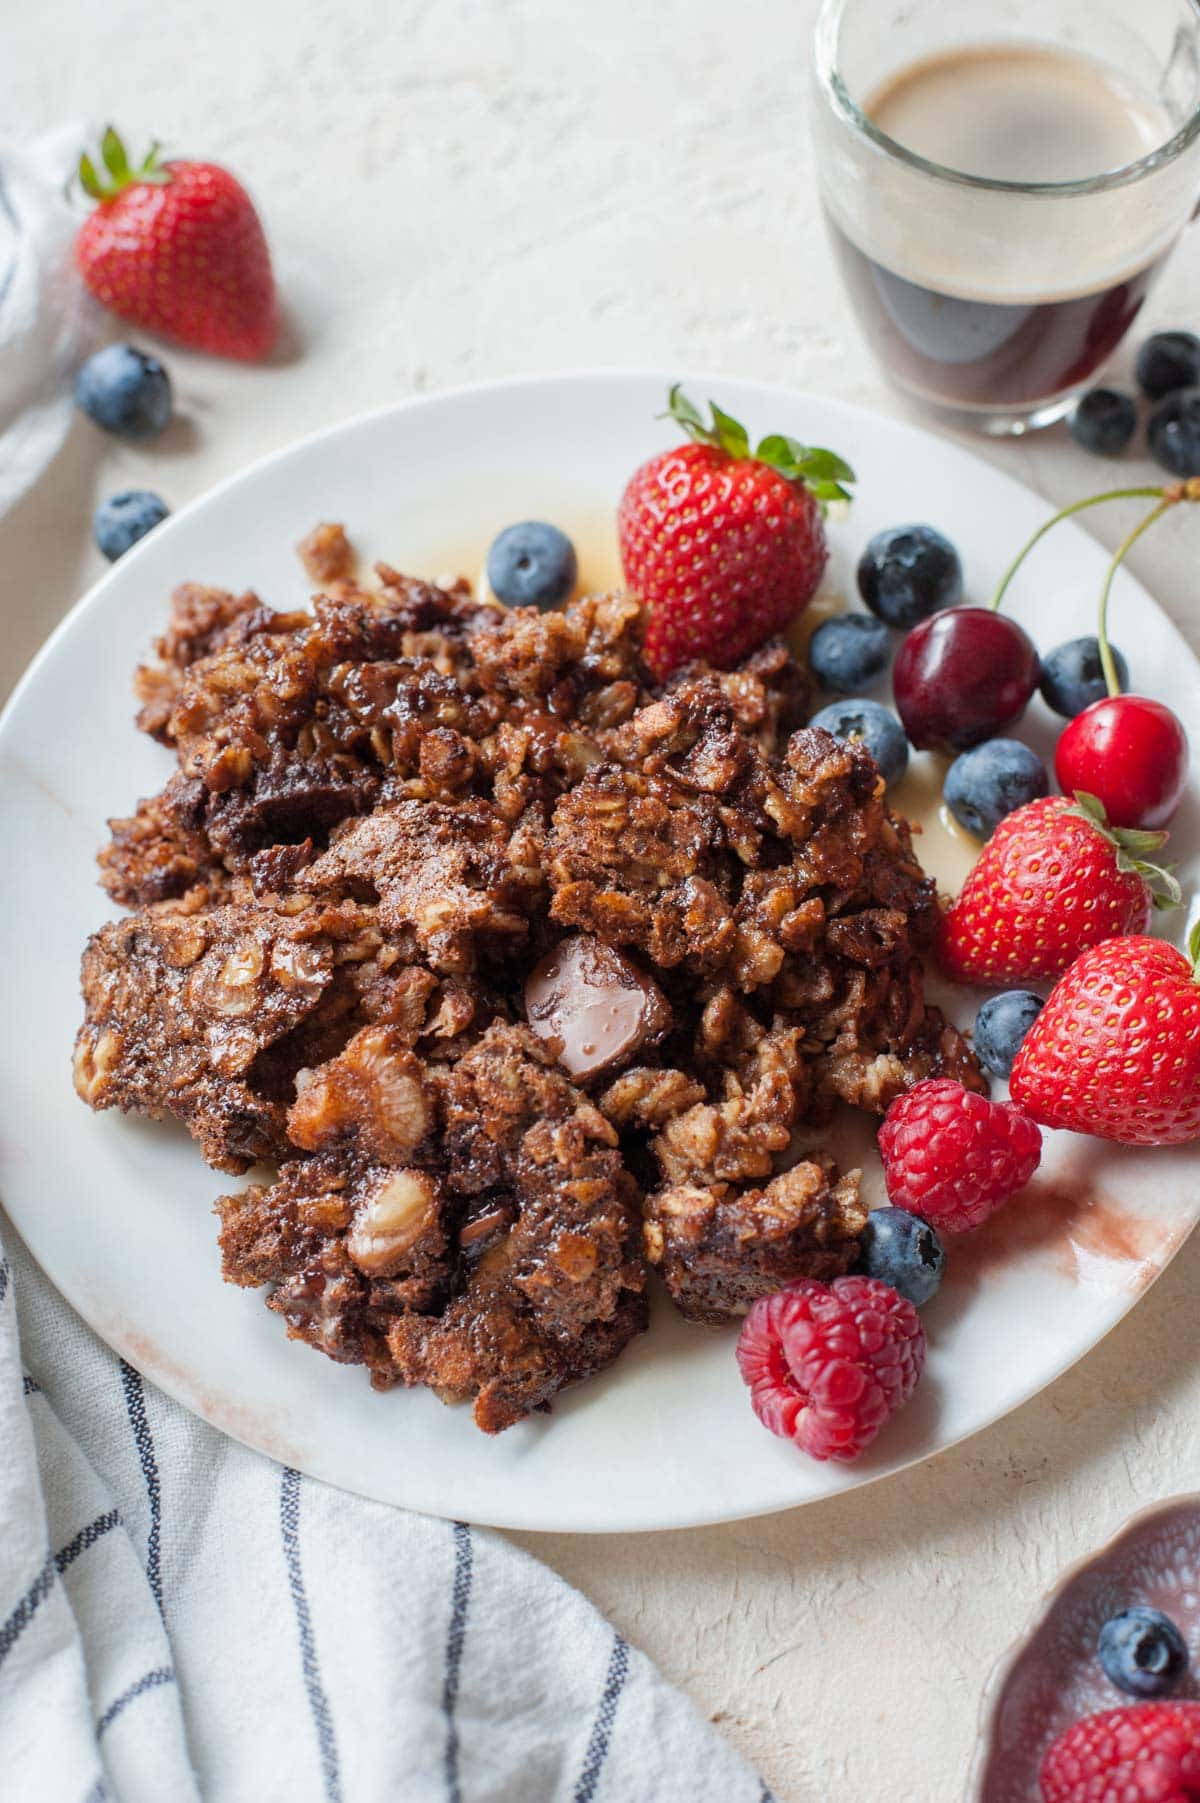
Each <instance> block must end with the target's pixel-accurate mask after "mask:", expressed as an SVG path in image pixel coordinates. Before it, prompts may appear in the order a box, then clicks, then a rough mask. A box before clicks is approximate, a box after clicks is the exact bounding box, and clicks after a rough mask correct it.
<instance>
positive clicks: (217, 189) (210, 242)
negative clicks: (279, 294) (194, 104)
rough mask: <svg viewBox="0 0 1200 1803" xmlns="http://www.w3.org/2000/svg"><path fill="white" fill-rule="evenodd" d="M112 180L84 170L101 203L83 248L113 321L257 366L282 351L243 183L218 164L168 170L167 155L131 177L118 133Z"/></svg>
mask: <svg viewBox="0 0 1200 1803" xmlns="http://www.w3.org/2000/svg"><path fill="white" fill-rule="evenodd" d="M101 151H102V157H103V162H104V167H105V170H106V172H107V175H106V177H102V176H101V175H100V174H99V173H98V172H97V169H96V166H95V164H94V163H93V162H92V159H91V158H90V157H89V156H87V155H84V156H82V157H81V158H80V160H79V180H80V183H81V184H82V186H83V189H84V191H85V193H87V194H90V195H91V197H92V199H93V200H95V201H98V202H99V205H98V206H97V208H96V211H95V212H94V213H92V214H91V215H90V217H89V218H88V219H87V220H85V222H84V224H83V225H82V226H81V227H80V229H79V235H78V237H77V238H76V240H75V261H76V264H77V266H78V268H79V272H80V274H81V275H82V276H83V279H84V281H85V282H86V283H87V285H88V287H89V288H90V289H91V291H92V293H93V294H94V295H95V296H96V298H97V300H99V301H100V302H102V303H103V305H104V306H106V307H107V308H108V309H109V310H110V312H113V313H118V314H120V316H121V318H122V319H130V320H132V321H133V322H134V324H135V325H139V326H143V327H145V328H146V329H147V330H148V331H151V332H160V333H161V334H162V335H163V336H164V337H166V338H176V339H178V340H179V342H180V343H181V344H190V345H194V346H195V347H196V348H197V349H198V350H202V351H213V352H215V353H216V355H218V356H221V357H239V358H242V359H244V360H248V361H252V360H254V359H255V358H258V357H265V356H266V355H267V352H268V351H269V350H270V349H271V346H272V344H273V343H274V342H275V334H276V331H277V328H278V324H279V313H278V307H277V304H276V299H275V280H274V277H273V276H272V274H271V257H270V253H269V251H268V250H267V240H266V238H265V237H264V235H263V229H262V225H261V223H260V222H259V217H258V214H257V213H256V212H255V210H254V206H253V203H252V201H251V199H250V196H249V195H248V194H247V193H246V190H245V189H244V188H243V187H242V185H241V183H240V182H239V181H237V180H236V179H235V178H234V177H233V176H232V175H230V173H229V171H228V170H227V169H221V168H220V167H218V165H217V164H216V163H182V162H172V163H163V162H160V161H159V153H158V146H157V145H153V146H152V147H151V149H150V152H149V154H148V155H147V156H146V157H145V159H144V160H143V161H142V162H141V163H140V164H139V165H138V166H137V168H136V169H135V168H131V167H130V164H129V159H128V157H127V156H126V153H125V146H124V145H123V144H122V142H121V140H120V138H119V137H118V136H117V134H116V132H115V131H113V129H112V127H111V126H110V127H109V129H108V130H107V131H106V132H105V134H104V139H103V143H102V145H101Z"/></svg>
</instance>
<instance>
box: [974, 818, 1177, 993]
mask: <svg viewBox="0 0 1200 1803" xmlns="http://www.w3.org/2000/svg"><path fill="white" fill-rule="evenodd" d="M1166 838H1167V835H1166V834H1165V833H1146V832H1134V831H1132V830H1128V829H1125V828H1118V827H1110V826H1109V825H1108V822H1107V820H1106V818H1105V814H1104V809H1103V808H1102V807H1101V805H1100V803H1099V802H1098V801H1097V800H1096V799H1095V797H1094V796H1092V795H1084V794H1083V793H1082V792H1081V793H1079V794H1077V795H1076V797H1075V799H1074V801H1070V800H1068V799H1067V798H1066V797H1065V796H1062V795H1047V796H1043V797H1041V798H1040V799H1039V800H1037V801H1029V802H1026V804H1025V806H1024V807H1020V808H1017V809H1016V810H1015V811H1014V812H1013V813H1011V814H1009V815H1008V816H1007V817H1006V818H1005V819H1004V820H1002V821H1001V822H1000V825H999V826H998V827H997V828H996V830H995V832H994V833H993V834H992V836H991V838H990V839H989V840H988V842H987V844H986V845H985V846H984V848H983V851H982V853H981V855H980V858H979V862H978V863H977V864H976V866H975V868H974V870H972V872H971V874H970V876H969V877H968V878H967V880H966V882H965V884H964V885H963V891H962V894H961V895H960V896H959V898H958V900H957V901H956V902H955V903H954V904H953V905H952V906H951V907H950V908H949V909H948V910H947V912H946V915H945V917H944V919H943V921H942V924H941V928H940V933H939V939H938V956H939V958H940V960H941V963H942V967H943V969H944V970H945V971H946V973H947V975H948V976H951V977H953V978H954V979H955V980H956V981H957V982H959V983H1002V984H1005V985H1008V984H1011V983H1030V982H1037V981H1043V982H1045V981H1051V980H1052V979H1053V978H1055V977H1058V976H1061V975H1062V973H1063V971H1064V970H1066V968H1067V966H1068V965H1069V964H1070V963H1071V962H1072V961H1073V960H1074V959H1075V958H1077V957H1078V956H1079V954H1080V952H1082V951H1085V950H1086V949H1087V947H1088V946H1089V945H1096V944H1098V943H1099V942H1100V941H1101V940H1103V939H1112V938H1115V937H1116V935H1117V934H1119V933H1141V932H1144V931H1145V929H1146V927H1147V926H1148V925H1149V924H1150V917H1151V914H1152V913H1153V910H1154V908H1155V906H1158V907H1174V906H1175V905H1177V904H1178V902H1179V900H1180V892H1179V884H1178V883H1177V882H1176V881H1175V878H1174V877H1173V876H1172V875H1171V873H1170V871H1169V870H1166V869H1163V868H1161V867H1160V866H1158V865H1156V864H1151V863H1148V862H1147V861H1146V860H1147V859H1148V857H1149V855H1150V853H1151V852H1155V851H1158V850H1159V849H1160V847H1161V846H1163V845H1164V844H1165V843H1166Z"/></svg>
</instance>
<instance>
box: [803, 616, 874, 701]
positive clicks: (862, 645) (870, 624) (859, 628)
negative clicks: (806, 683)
mask: <svg viewBox="0 0 1200 1803" xmlns="http://www.w3.org/2000/svg"><path fill="white" fill-rule="evenodd" d="M887 661H888V629H887V627H886V626H885V625H884V623H883V621H882V620H877V619H875V617H874V615H873V614H840V615H839V616H838V617H837V618H836V619H833V620H826V621H825V623H824V625H823V626H818V627H817V630H816V631H815V632H814V633H813V635H812V638H811V639H810V640H809V642H808V667H809V669H810V670H811V671H812V673H813V675H814V676H815V677H816V679H817V681H818V682H819V683H820V684H821V687H822V688H823V689H833V690H834V692H835V693H836V694H838V695H853V694H854V693H855V692H856V690H858V689H865V688H869V687H870V685H871V683H873V682H874V681H875V679H876V678H877V677H879V676H882V675H883V672H884V671H885V670H886V669H887Z"/></svg>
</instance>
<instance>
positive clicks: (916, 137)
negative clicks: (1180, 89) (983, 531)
mask: <svg viewBox="0 0 1200 1803" xmlns="http://www.w3.org/2000/svg"><path fill="white" fill-rule="evenodd" d="M858 105H859V107H860V108H861V111H862V112H863V113H864V114H865V115H866V118H867V119H868V120H869V122H870V125H871V126H872V127H874V128H875V130H876V131H877V132H879V133H882V134H884V135H885V136H886V138H887V139H888V140H890V141H891V144H892V145H898V146H900V147H901V150H902V151H903V152H907V153H909V154H908V157H900V158H896V157H895V156H894V153H893V157H892V158H891V159H890V160H889V159H887V158H885V157H880V158H879V159H878V160H877V166H867V167H866V169H865V173H864V175H863V178H862V188H861V191H859V192H857V193H854V194H851V193H848V192H847V190H846V189H845V188H844V187H841V186H839V184H837V183H827V184H826V187H825V193H824V200H825V207H826V212H827V215H828V217H829V220H830V224H831V228H832V233H833V240H834V244H835V246H836V249H837V253H838V257H839V260H840V262H841V264H842V267H843V272H844V274H845V277H846V280H847V282H848V285H849V288H850V292H851V295H852V297H853V299H854V301H855V303H856V305H857V307H858V309H859V310H860V312H861V314H862V317H863V324H864V326H865V328H866V329H867V331H868V333H869V334H870V335H871V336H872V337H873V338H874V340H875V341H876V344H877V347H878V349H879V351H880V353H881V354H882V356H883V357H884V360H885V362H887V363H888V364H889V366H890V367H891V368H892V370H893V373H894V374H895V375H896V376H897V378H898V379H899V380H900V381H901V382H902V384H903V385H904V386H905V387H907V388H909V389H910V390H912V391H914V392H916V393H918V394H920V395H923V396H924V397H926V398H928V399H929V400H931V401H933V402H935V403H938V402H941V403H944V404H946V405H949V406H953V407H954V408H956V409H959V408H968V409H978V410H979V411H981V412H986V411H989V410H992V409H994V408H996V407H997V406H1003V407H1015V408H1020V407H1022V406H1029V405H1032V404H1034V403H1038V402H1040V401H1042V400H1044V399H1045V398H1046V397H1049V396H1054V395H1057V394H1062V393H1064V392H1066V391H1070V390H1071V389H1073V388H1075V387H1077V386H1079V385H1080V384H1081V383H1083V382H1085V381H1086V380H1087V379H1088V377H1089V376H1090V375H1091V374H1092V372H1093V371H1094V370H1095V369H1097V368H1098V366H1099V365H1100V364H1101V363H1103V362H1104V360H1105V359H1106V358H1107V357H1108V356H1109V354H1110V353H1111V352H1112V350H1113V349H1114V348H1115V346H1116V345H1117V343H1118V342H1119V340H1120V339H1121V338H1122V337H1123V335H1124V334H1125V332H1126V331H1127V329H1128V327H1129V325H1130V323H1131V322H1132V320H1133V318H1134V316H1135V315H1136V314H1137V312H1138V310H1139V309H1140V307H1141V305H1142V302H1143V300H1144V299H1145V296H1146V292H1147V289H1148V287H1149V285H1150V282H1151V281H1152V279H1153V277H1154V274H1155V273H1156V271H1157V269H1158V266H1159V264H1160V263H1161V262H1162V260H1163V258H1164V257H1165V255H1166V252H1167V250H1168V249H1169V248H1170V242H1171V240H1172V239H1173V236H1174V232H1175V230H1177V229H1178V227H1177V221H1174V222H1172V229H1171V230H1170V231H1167V232H1163V231H1159V230H1158V229H1157V225H1156V222H1155V221H1154V220H1153V219H1151V218H1150V217H1149V215H1148V212H1147V207H1146V204H1145V196H1144V195H1143V193H1142V190H1141V189H1140V187H1139V184H1138V183H1137V182H1136V181H1133V182H1131V181H1128V180H1124V179H1122V178H1120V177H1117V179H1115V180H1114V181H1113V182H1112V183H1111V185H1108V184H1103V183H1102V184H1101V186H1102V187H1103V188H1104V192H1102V193H1099V194H1094V193H1089V194H1087V195H1086V196H1084V197H1082V198H1081V197H1079V196H1077V195H1073V194H1072V192H1071V191H1070V189H1066V190H1064V189H1062V188H1053V187H1051V188H1048V189H1046V190H1045V192H1044V193H1034V194H1033V195H1031V194H1030V192H1029V187H1028V184H1036V185H1038V187H1039V188H1042V187H1043V186H1044V185H1045V184H1070V183H1077V182H1090V183H1095V180H1096V178H1097V177H1103V176H1106V175H1108V174H1109V173H1110V172H1118V171H1127V170H1128V169H1129V167H1130V165H1133V164H1137V163H1138V162H1139V161H1140V160H1141V159H1142V158H1144V157H1147V156H1149V155H1150V154H1151V153H1152V152H1154V151H1155V150H1156V149H1157V148H1158V147H1159V146H1160V145H1162V144H1163V143H1164V142H1165V141H1166V140H1167V139H1169V138H1170V136H1171V131H1172V125H1171V121H1170V119H1169V117H1168V114H1167V112H1166V111H1165V110H1164V108H1163V107H1162V106H1161V105H1160V104H1159V102H1158V101H1157V99H1155V98H1154V96H1153V95H1150V94H1147V93H1144V92H1142V91H1140V90H1139V89H1138V88H1137V87H1136V86H1135V85H1134V84H1133V83H1132V82H1131V81H1129V80H1127V79H1126V77H1125V76H1124V75H1123V74H1122V73H1121V72H1120V71H1118V70H1116V69H1114V68H1110V67H1109V66H1108V65H1106V64H1105V63H1102V62H1100V61H1098V60H1097V59H1095V58H1093V57H1092V56H1090V55H1088V54H1085V53H1083V52H1082V51H1075V50H1070V49H1066V48H1059V47H1056V46H1054V45H1050V44H1046V45H1038V44H1032V43H1030V44H1026V43H1022V42H1019V41H1018V42H1004V43H993V44H987V43H982V44H974V45H967V46H965V47H963V46H960V47H956V48H954V49H949V50H945V51H942V52H940V53H939V54H936V55H932V56H928V57H925V58H922V59H921V60H919V61H915V62H910V63H908V64H907V65H905V66H903V67H901V68H899V69H897V70H896V71H895V72H893V73H892V74H890V75H889V76H888V77H887V78H886V79H884V80H883V81H881V82H880V83H879V84H878V85H877V86H876V87H875V88H874V90H873V91H872V92H870V93H868V94H866V95H865V96H864V97H862V98H861V99H860V100H859V101H858ZM883 148H884V149H885V150H886V148H887V146H883ZM913 158H919V159H923V160H924V161H925V162H927V163H929V164H932V165H936V166H937V170H938V171H941V172H942V174H941V175H940V176H939V175H938V174H936V173H934V172H933V171H928V172H927V171H925V170H923V169H922V168H921V167H920V166H919V165H915V166H914V164H913V162H912V159H913ZM946 171H950V172H953V175H954V176H955V177H957V178H961V179H957V180H950V181H947V180H946V178H945V173H944V172H946ZM972 178H974V179H972ZM979 181H983V182H986V183H988V184H990V185H989V186H988V187H987V188H980V187H979V186H978V182H979ZM1005 183H1012V184H1014V187H1013V190H1012V191H1011V193H1009V192H1008V191H1006V190H1005V189H1004V187H1003V186H999V185H998V184H1005ZM1018 185H1019V186H1018ZM923 200H926V201H927V204H923ZM843 202H845V204H843ZM985 227H986V229H985Z"/></svg>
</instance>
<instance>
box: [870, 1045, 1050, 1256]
mask: <svg viewBox="0 0 1200 1803" xmlns="http://www.w3.org/2000/svg"><path fill="white" fill-rule="evenodd" d="M879 1151H880V1154H881V1156H882V1158H883V1174H884V1178H885V1180H886V1182H887V1193H888V1197H889V1200H891V1201H892V1202H894V1203H895V1205H896V1207H897V1208H907V1209H908V1210H909V1212H910V1213H911V1214H915V1215H920V1216H921V1219H922V1220H924V1221H931V1222H932V1223H933V1225H934V1226H935V1227H944V1228H946V1229H948V1230H949V1232H951V1233H967V1232H969V1231H970V1229H971V1228H972V1227H978V1226H979V1225H980V1223H981V1222H983V1221H986V1220H987V1218H988V1216H989V1215H990V1214H994V1213H995V1211H996V1209H998V1208H999V1207H1000V1204H1001V1203H1002V1202H1007V1201H1008V1198H1009V1197H1010V1196H1013V1195H1015V1194H1016V1192H1017V1191H1018V1190H1019V1189H1022V1188H1023V1187H1024V1186H1025V1184H1027V1183H1028V1182H1029V1179H1030V1178H1031V1177H1032V1176H1033V1173H1034V1172H1035V1171H1036V1170H1037V1168H1038V1164H1039V1162H1040V1161H1041V1156H1042V1135H1041V1132H1040V1130H1039V1129H1038V1128H1037V1127H1036V1126H1035V1125H1034V1123H1033V1122H1032V1121H1031V1120H1030V1119H1029V1117H1028V1116H1027V1115H1024V1114H1022V1113H1021V1110H1020V1109H1019V1108H1015V1107H1014V1106H1013V1104H1012V1103H1011V1102H989V1101H988V1099H987V1097H986V1096H977V1095H972V1094H971V1092H970V1090H966V1089H964V1088H963V1087H962V1085H961V1083H954V1082H952V1081H951V1080H950V1078H948V1077H933V1078H930V1079H929V1080H928V1081H927V1082H925V1083H918V1084H916V1086H915V1087H914V1088H912V1089H910V1090H909V1091H908V1093H907V1095H903V1096H899V1097H898V1098H897V1099H896V1101H894V1102H893V1103H892V1105H891V1107H890V1108H889V1109H888V1111H887V1117H886V1119H885V1120H884V1123H883V1125H882V1127H881V1128H880V1129H879Z"/></svg>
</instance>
